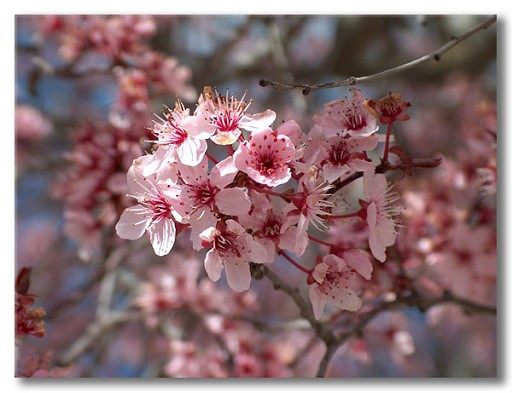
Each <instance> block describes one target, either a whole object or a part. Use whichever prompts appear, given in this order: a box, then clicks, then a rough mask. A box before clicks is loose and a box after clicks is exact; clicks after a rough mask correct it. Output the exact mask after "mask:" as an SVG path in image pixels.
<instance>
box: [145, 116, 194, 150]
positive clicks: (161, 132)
mask: <svg viewBox="0 0 512 393" xmlns="http://www.w3.org/2000/svg"><path fill="white" fill-rule="evenodd" d="M153 133H154V134H155V135H156V137H157V138H158V142H157V143H160V144H165V145H177V146H179V145H181V144H182V143H183V142H185V141H186V139H187V138H188V134H187V131H185V130H184V129H183V128H182V127H181V126H180V125H179V124H178V122H177V121H176V120H175V119H174V117H173V115H172V114H168V115H167V116H166V119H165V122H164V123H163V124H159V125H158V127H156V129H154V131H153Z"/></svg>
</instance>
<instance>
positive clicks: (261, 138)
mask: <svg viewBox="0 0 512 393" xmlns="http://www.w3.org/2000/svg"><path fill="white" fill-rule="evenodd" d="M294 155H295V148H294V147H293V143H292V142H291V140H290V138H288V137H287V136H285V135H278V133H277V131H273V130H272V129H270V128H266V129H263V130H261V131H257V132H253V133H252V134H251V138H250V140H249V141H244V142H242V143H241V144H240V146H239V148H238V149H237V151H236V152H235V154H234V156H233V158H234V163H235V166H236V167H237V168H238V169H239V170H241V171H242V172H244V173H247V175H249V177H250V178H251V179H252V180H254V181H255V182H257V183H260V184H264V185H266V186H269V187H275V186H278V185H280V184H284V183H286V182H287V181H288V180H290V177H291V170H290V165H289V162H290V161H291V160H292V159H293V157H294Z"/></svg>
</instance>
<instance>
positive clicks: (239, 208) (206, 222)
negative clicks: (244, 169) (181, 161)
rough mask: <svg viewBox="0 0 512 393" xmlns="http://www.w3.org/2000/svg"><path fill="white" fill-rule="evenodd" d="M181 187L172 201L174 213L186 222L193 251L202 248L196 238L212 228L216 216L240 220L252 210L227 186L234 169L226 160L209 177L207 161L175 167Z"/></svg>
mask: <svg viewBox="0 0 512 393" xmlns="http://www.w3.org/2000/svg"><path fill="white" fill-rule="evenodd" d="M178 168H179V174H180V178H181V179H182V181H183V183H184V184H183V185H181V184H180V185H179V186H178V187H177V188H178V191H179V197H178V198H177V199H175V203H174V206H175V209H176V211H177V212H178V213H179V214H180V215H182V216H183V217H187V218H188V219H189V223H190V226H191V232H192V233H191V240H192V242H193V244H194V248H196V249H200V248H201V239H200V238H199V234H200V233H201V232H202V231H204V230H205V229H206V228H208V227H210V226H212V225H215V222H216V221H217V218H216V216H215V214H216V213H221V214H225V215H228V216H243V215H246V214H247V213H248V212H249V209H250V208H251V200H250V199H249V197H248V195H247V192H246V191H245V190H244V189H243V188H241V187H229V188H228V186H229V185H230V184H231V183H232V182H233V180H234V179H235V176H236V173H237V172H238V171H237V170H236V168H234V166H233V165H232V158H231V157H228V158H226V159H225V160H223V161H221V162H220V163H218V164H217V165H215V166H214V167H213V168H212V170H211V172H210V174H208V159H207V158H204V159H203V161H202V162H201V163H200V164H199V165H197V166H195V167H188V166H185V165H178Z"/></svg>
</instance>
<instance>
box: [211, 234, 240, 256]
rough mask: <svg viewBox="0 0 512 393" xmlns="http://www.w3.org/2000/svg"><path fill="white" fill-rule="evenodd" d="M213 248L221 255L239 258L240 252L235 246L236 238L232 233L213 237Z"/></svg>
mask: <svg viewBox="0 0 512 393" xmlns="http://www.w3.org/2000/svg"><path fill="white" fill-rule="evenodd" d="M213 248H214V249H215V250H217V251H218V252H219V253H221V254H230V253H233V254H235V255H236V256H237V257H240V251H238V248H237V245H236V236H235V235H234V234H232V233H229V232H223V233H221V234H220V235H217V236H215V239H213Z"/></svg>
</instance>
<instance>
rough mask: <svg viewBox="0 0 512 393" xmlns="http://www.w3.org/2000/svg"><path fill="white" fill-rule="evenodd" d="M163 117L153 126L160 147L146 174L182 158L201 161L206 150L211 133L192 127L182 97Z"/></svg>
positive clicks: (192, 163)
mask: <svg viewBox="0 0 512 393" xmlns="http://www.w3.org/2000/svg"><path fill="white" fill-rule="evenodd" d="M164 117H165V119H160V123H156V122H155V125H154V126H153V134H154V135H155V136H156V137H157V140H156V141H155V144H156V145H157V146H158V148H157V150H156V151H155V153H154V155H153V159H152V160H151V161H149V162H148V163H147V165H146V166H145V168H144V174H145V175H149V174H151V173H153V172H155V171H156V170H158V169H159V168H160V167H162V165H164V164H166V163H174V162H177V161H179V162H181V163H182V164H184V165H189V166H195V165H198V164H199V163H200V162H201V160H202V159H203V158H204V155H205V152H206V148H207V145H206V139H208V138H209V137H210V135H211V133H210V132H207V131H204V130H198V129H197V128H194V127H192V128H190V127H189V125H190V124H191V122H192V117H191V116H189V110H188V109H185V107H184V106H183V104H182V103H181V101H176V106H175V108H174V110H170V111H169V112H167V113H165V114H164Z"/></svg>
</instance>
